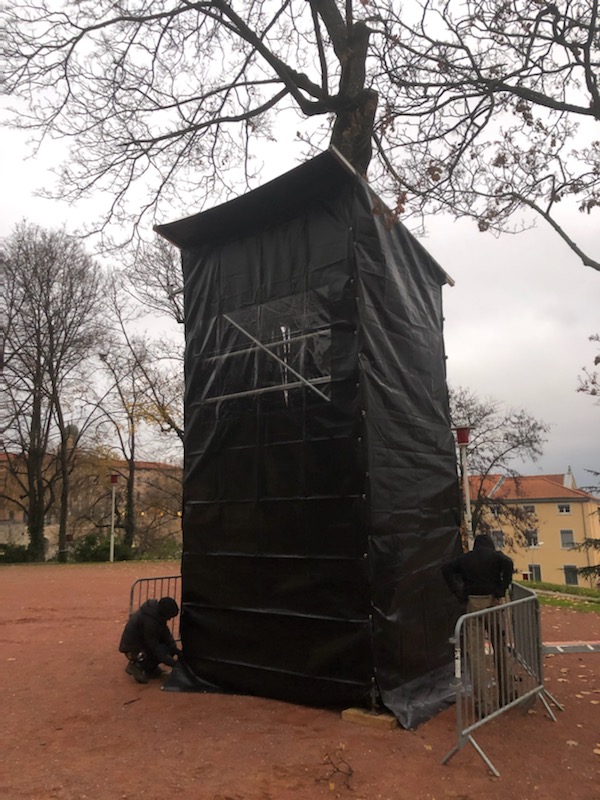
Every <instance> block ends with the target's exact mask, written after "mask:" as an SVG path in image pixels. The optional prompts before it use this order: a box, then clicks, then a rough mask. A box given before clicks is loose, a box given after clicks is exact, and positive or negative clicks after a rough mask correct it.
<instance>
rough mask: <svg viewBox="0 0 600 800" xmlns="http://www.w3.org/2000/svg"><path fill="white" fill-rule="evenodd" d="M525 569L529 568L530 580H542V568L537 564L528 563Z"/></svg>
mask: <svg viewBox="0 0 600 800" xmlns="http://www.w3.org/2000/svg"><path fill="white" fill-rule="evenodd" d="M527 569H528V570H529V574H530V575H531V580H532V581H541V580H542V568H541V566H540V565H539V564H528V565H527Z"/></svg>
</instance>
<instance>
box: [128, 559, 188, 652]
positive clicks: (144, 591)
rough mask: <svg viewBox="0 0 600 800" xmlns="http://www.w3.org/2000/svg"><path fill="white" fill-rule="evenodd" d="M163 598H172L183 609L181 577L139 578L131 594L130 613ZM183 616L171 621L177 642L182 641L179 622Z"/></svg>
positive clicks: (132, 587)
mask: <svg viewBox="0 0 600 800" xmlns="http://www.w3.org/2000/svg"><path fill="white" fill-rule="evenodd" d="M161 597H172V598H173V599H174V600H176V601H177V605H178V606H179V608H180V609H181V575H161V576H158V577H156V578H138V580H137V581H134V583H133V584H132V586H131V590H130V592H129V613H130V614H133V612H134V611H137V609H138V608H139V607H140V606H141V605H142V604H143V603H145V602H146V600H160V598H161ZM180 619H181V614H178V615H177V616H176V617H174V618H173V619H171V620H169V628H170V630H171V633H172V634H173V638H174V639H175V641H179V640H180V639H181V635H180V627H179V621H180Z"/></svg>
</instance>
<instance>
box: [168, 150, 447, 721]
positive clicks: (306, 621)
mask: <svg viewBox="0 0 600 800" xmlns="http://www.w3.org/2000/svg"><path fill="white" fill-rule="evenodd" d="M157 230H158V232H159V233H161V234H162V235H163V236H165V237H166V238H167V239H169V240H171V241H172V242H174V243H175V244H177V245H179V246H180V247H181V248H182V257H183V270H184V279H185V288H184V293H185V294H184V296H185V317H186V357H185V369H186V396H185V414H186V421H185V443H184V444H185V467H184V514H183V534H184V546H183V559H182V576H183V596H182V601H183V608H182V618H181V635H182V642H183V652H184V662H185V667H184V666H181V667H180V668H176V669H175V670H174V672H173V673H172V676H171V678H170V681H169V683H168V685H167V688H169V689H173V690H200V691H203V690H212V691H230V692H237V693H246V694H256V695H261V696H267V697H274V698H279V699H283V700H287V701H292V702H298V703H304V704H309V705H327V706H337V707H344V706H349V705H363V706H367V707H370V706H371V705H372V703H373V700H374V698H377V700H378V702H380V703H382V704H383V705H384V706H385V707H386V708H387V709H389V710H390V711H392V712H393V713H394V714H395V715H396V717H397V718H398V720H399V722H400V723H401V724H402V725H403V726H404V727H406V728H413V727H415V726H416V725H418V724H419V723H420V722H422V721H424V720H426V719H428V718H429V717H431V716H432V715H433V714H434V713H436V712H437V711H439V710H440V709H441V708H442V707H444V705H446V704H447V703H448V702H449V698H450V697H451V695H452V692H451V690H450V688H449V683H450V681H451V676H452V663H451V661H452V649H451V647H450V644H449V641H448V640H449V637H450V636H451V634H452V630H453V626H454V622H455V620H456V618H457V616H458V614H459V609H458V607H457V605H456V602H455V601H454V599H453V597H452V595H451V594H450V592H449V591H448V589H447V587H446V586H445V583H444V581H443V578H442V576H441V572H440V564H441V563H442V562H443V561H445V560H447V559H449V558H452V557H454V556H455V555H456V554H457V553H458V552H460V544H459V537H458V523H459V496H458V483H457V475H456V459H455V449H454V441H453V436H452V432H451V428H450V421H449V411H448V396H447V388H446V377H445V355H444V346H443V337H442V326H443V319H442V303H441V286H442V284H443V283H444V282H445V279H446V276H445V274H444V272H443V270H442V269H441V268H440V267H439V265H438V264H437V263H436V262H435V261H434V260H433V259H432V258H431V257H430V256H429V255H428V254H427V252H426V251H425V250H424V248H423V247H422V246H421V245H420V244H419V242H418V241H417V240H416V239H415V238H414V237H413V236H412V235H411V234H410V233H409V232H408V231H407V230H406V229H405V228H404V227H403V226H402V225H401V224H399V223H398V222H396V221H395V220H394V219H393V218H392V217H391V215H390V214H389V212H388V211H387V210H386V209H385V207H384V206H383V204H382V203H381V201H380V200H379V199H378V198H377V197H376V196H375V195H374V194H373V193H372V192H371V191H370V190H369V188H368V186H367V184H366V183H365V182H364V181H363V180H362V179H361V178H360V177H358V176H357V175H356V173H354V172H353V171H352V170H351V169H350V168H348V167H347V165H346V164H345V163H344V162H343V161H342V160H341V159H339V158H338V157H337V156H336V154H335V153H334V152H331V151H328V152H326V153H323V154H321V155H320V156H318V157H317V158H316V159H313V160H312V161H310V162H307V164H305V165H302V166H301V167H298V168H297V169H295V170H293V171H292V172H290V173H288V174H287V175H284V176H282V177H281V178H278V179H277V180H276V181H272V182H271V183H269V184H267V185H265V186H263V187H262V188H261V189H259V190H257V191H255V192H251V193H249V194H247V195H245V196H244V197H241V198H238V199H237V200H235V201H233V202H232V203H228V204H225V205H224V206H221V207H219V208H216V209H212V210H211V211H208V212H206V213H204V214H199V215H196V216H194V217H190V218H188V219H186V220H181V221H179V222H176V223H173V224H171V225H165V226H160V227H158V228H157Z"/></svg>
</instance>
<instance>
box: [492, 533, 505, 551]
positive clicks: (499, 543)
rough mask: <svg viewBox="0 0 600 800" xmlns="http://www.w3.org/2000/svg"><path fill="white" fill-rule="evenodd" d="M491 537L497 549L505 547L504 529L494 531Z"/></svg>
mask: <svg viewBox="0 0 600 800" xmlns="http://www.w3.org/2000/svg"><path fill="white" fill-rule="evenodd" d="M491 537H492V541H493V542H494V546H495V548H496V550H502V548H503V547H504V531H492V532H491Z"/></svg>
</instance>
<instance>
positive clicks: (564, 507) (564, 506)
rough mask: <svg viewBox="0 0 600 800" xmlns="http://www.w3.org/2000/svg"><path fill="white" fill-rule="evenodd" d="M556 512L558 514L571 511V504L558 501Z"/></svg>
mask: <svg viewBox="0 0 600 800" xmlns="http://www.w3.org/2000/svg"><path fill="white" fill-rule="evenodd" d="M558 513H559V514H570V513H571V504H570V503H559V504H558Z"/></svg>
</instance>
